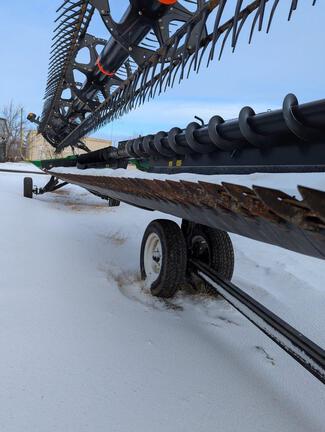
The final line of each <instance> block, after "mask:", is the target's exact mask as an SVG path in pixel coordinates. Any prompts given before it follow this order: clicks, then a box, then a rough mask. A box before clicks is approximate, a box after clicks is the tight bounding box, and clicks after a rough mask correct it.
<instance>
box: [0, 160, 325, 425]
mask: <svg viewBox="0 0 325 432" xmlns="http://www.w3.org/2000/svg"><path fill="white" fill-rule="evenodd" d="M9 166H10V167H11V168H13V167H16V168H18V169H20V168H22V166H20V165H18V164H15V165H14V166H13V165H9V164H2V165H1V167H3V168H8V167H9ZM23 167H24V168H26V167H27V165H23ZM30 169H31V170H34V167H30ZM23 176H24V175H23V174H11V173H0V198H1V211H0V239H1V249H0V352H1V355H0V431H1V432H21V431H24V432H59V431H60V432H61V431H62V432H63V431H64V432H65V431H67V432H68V431H69V432H93V431H96V432H101V431H103V432H104V431H105V432H107V431H109V432H111V431H112V432H131V431H132V432H133V431H134V432H140V431H141V432H149V431H150V432H152V431H155V432H162V431H163V432H183V431H184V432H185V431H186V432H189V431H190V432H197V431H202V432H210V431H211V432H212V431H213V432H215V431H222V432H237V431H240V432H248V431H249V432H271V431H272V432H273V431H277V432H291V431H295V432H300V431H301V432H306V431H308V432H322V431H325V426H324V425H325V412H324V401H325V386H323V385H322V384H321V383H319V382H318V381H317V380H316V379H315V378H314V377H312V376H311V375H309V374H308V373H307V372H306V371H305V370H304V369H303V368H302V367H301V366H299V365H298V364H296V363H295V362H294V361H293V360H292V359H291V358H290V357H289V356H288V355H287V354H285V353H284V352H282V351H281V350H280V348H278V347H277V346H276V345H275V344H273V343H272V342H271V341H269V340H268V338H267V337H266V336H264V335H263V334H261V333H260V332H259V331H258V330H257V329H255V327H253V326H252V324H250V323H249V322H248V321H247V320H246V319H245V318H243V317H242V316H241V315H240V314H239V313H237V312H236V311H235V310H233V309H232V308H231V307H230V306H229V305H228V304H227V303H226V302H224V301H223V300H217V301H216V300H212V299H207V298H205V299H204V298H197V297H195V296H186V295H184V294H180V295H179V296H178V297H177V298H176V299H175V300H173V301H172V302H170V303H166V302H163V301H160V300H158V299H155V298H153V297H151V295H150V294H149V293H148V292H147V290H146V289H145V288H144V286H143V284H142V283H141V281H140V280H139V271H138V262H139V247H140V242H141V237H142V235H143V232H144V230H145V227H146V225H147V224H148V223H149V222H150V220H152V219H156V218H158V217H165V216H164V215H162V214H159V213H157V212H153V213H150V212H145V211H142V210H140V209H136V208H132V207H129V206H127V205H124V204H123V205H121V206H120V207H118V208H111V209H109V208H107V207H106V205H105V202H104V201H102V200H100V199H98V198H96V197H94V196H92V195H90V194H88V193H87V192H86V191H83V190H82V189H79V188H77V187H73V186H69V187H67V188H64V189H62V190H60V191H58V192H57V193H54V194H48V195H44V196H40V197H37V198H36V199H34V200H28V199H24V198H23V197H22V179H23ZM32 177H33V178H34V182H35V183H36V184H38V185H43V184H44V182H45V180H46V177H45V176H38V175H33V176H32ZM256 177H257V178H255V179H254V183H256V184H260V185H264V184H265V182H266V180H267V176H264V175H256ZM307 177H308V179H307ZM307 177H304V179H302V177H301V175H299V176H298V181H297V179H296V178H293V176H291V177H290V179H291V184H292V185H294V184H295V183H304V184H306V185H307V182H309V183H308V184H309V185H312V184H311V183H313V184H314V183H316V184H317V185H320V184H321V182H322V178H320V177H319V176H315V177H314V178H313V177H312V176H307ZM223 180H225V176H223ZM240 180H243V178H241V179H239V178H238V177H237V179H236V178H235V176H231V178H230V179H229V181H232V182H234V181H237V182H238V183H243V181H240ZM286 180H288V182H287V181H286V185H289V183H290V182H289V178H288V177H287V179H286ZM303 180H306V181H303ZM323 184H324V183H323ZM274 186H275V187H277V186H278V185H274ZM288 187H289V186H288ZM289 188H290V189H291V186H290V187H289ZM232 238H233V241H234V245H235V248H236V272H235V276H234V281H235V283H237V284H238V285H239V286H240V287H242V288H244V289H245V290H246V291H247V292H248V293H249V294H251V295H254V297H256V298H257V299H259V300H260V301H261V302H262V303H263V304H265V305H266V306H268V307H269V308H271V309H273V310H275V311H276V312H277V313H278V314H279V315H280V316H281V317H283V318H285V319H286V320H288V321H289V322H290V323H291V324H293V325H295V326H297V327H298V328H299V329H300V330H301V331H302V332H304V333H305V334H306V335H307V336H308V337H310V338H312V339H313V340H315V341H316V342H317V343H318V344H320V345H321V346H323V347H325V332H324V329H325V314H324V311H325V286H324V276H325V265H324V262H323V261H320V260H317V259H313V258H309V257H304V256H301V255H298V254H295V253H292V252H288V251H285V250H282V249H279V248H276V247H272V246H268V245H264V244H261V243H257V242H254V241H251V240H247V239H245V238H241V237H238V236H232Z"/></svg>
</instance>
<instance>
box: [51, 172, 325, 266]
mask: <svg viewBox="0 0 325 432" xmlns="http://www.w3.org/2000/svg"><path fill="white" fill-rule="evenodd" d="M51 174H52V175H55V176H56V177H58V178H59V179H61V180H63V181H67V182H69V183H73V184H76V185H79V186H81V187H83V188H85V189H88V190H90V191H95V192H97V193H100V194H102V195H105V196H107V197H110V198H113V199H117V200H120V201H122V202H125V203H128V204H131V205H134V206H139V207H142V208H147V209H148V210H158V211H161V212H164V213H167V214H170V215H174V216H177V217H180V218H183V219H187V220H189V221H192V222H196V223H201V224H204V225H207V226H211V227H215V228H219V229H221V230H224V231H227V232H232V233H235V234H239V235H242V236H245V237H249V238H252V239H254V240H258V241H262V242H265V243H270V244H273V245H276V246H280V247H283V248H286V249H289V250H292V251H295V252H299V253H303V254H305V255H310V256H313V257H317V258H322V259H325V192H322V191H319V190H314V189H310V188H305V187H302V186H299V190H300V192H301V194H302V196H303V200H298V199H296V198H295V197H292V196H289V195H287V194H285V193H284V192H281V191H279V190H275V189H270V188H265V187H263V188H262V187H259V186H253V188H252V189H250V188H247V187H245V186H240V185H234V184H230V183H222V184H221V185H218V184H212V183H206V182H198V183H193V182H188V181H179V182H178V181H172V180H166V181H161V180H147V179H138V178H137V179H133V178H117V177H106V176H105V177H104V176H90V175H78V174H61V173H53V172H51Z"/></svg>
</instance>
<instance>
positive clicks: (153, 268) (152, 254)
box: [143, 233, 163, 286]
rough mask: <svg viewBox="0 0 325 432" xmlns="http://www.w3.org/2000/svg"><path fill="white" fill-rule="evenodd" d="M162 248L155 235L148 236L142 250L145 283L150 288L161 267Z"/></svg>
mask: <svg viewBox="0 0 325 432" xmlns="http://www.w3.org/2000/svg"><path fill="white" fill-rule="evenodd" d="M162 259H163V256H162V246H161V241H160V238H159V237H158V235H157V234H156V233H151V234H149V236H148V238H147V241H146V244H145V248H144V257H143V263H144V271H145V273H146V282H147V283H148V284H149V285H150V286H151V285H152V283H153V282H154V281H155V280H157V279H158V277H159V275H160V272H161V266H162Z"/></svg>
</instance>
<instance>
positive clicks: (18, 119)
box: [1, 101, 26, 161]
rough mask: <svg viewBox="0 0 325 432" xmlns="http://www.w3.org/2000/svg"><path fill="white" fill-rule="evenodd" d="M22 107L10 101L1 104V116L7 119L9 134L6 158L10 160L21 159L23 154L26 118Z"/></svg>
mask: <svg viewBox="0 0 325 432" xmlns="http://www.w3.org/2000/svg"><path fill="white" fill-rule="evenodd" d="M23 112H24V110H23V107H22V106H21V105H15V104H14V102H13V101H10V102H9V103H8V104H7V105H5V106H3V108H2V110H1V117H4V118H5V119H6V120H7V124H8V130H9V136H8V141H7V158H8V160H11V161H17V160H22V159H23V157H24V156H23V155H24V130H25V126H26V120H25V119H24V115H23Z"/></svg>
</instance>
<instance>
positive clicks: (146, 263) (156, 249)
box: [140, 219, 187, 298]
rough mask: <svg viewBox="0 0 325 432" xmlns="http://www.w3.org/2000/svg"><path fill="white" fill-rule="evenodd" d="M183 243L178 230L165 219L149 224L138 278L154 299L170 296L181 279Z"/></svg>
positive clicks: (141, 254)
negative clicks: (144, 282) (143, 282)
mask: <svg viewBox="0 0 325 432" xmlns="http://www.w3.org/2000/svg"><path fill="white" fill-rule="evenodd" d="M186 263H187V251H186V242H185V239H184V236H183V233H182V231H181V229H180V227H179V226H178V225H177V224H176V223H175V222H173V221H171V220H167V219H156V220H154V221H153V222H151V223H150V224H149V225H148V227H147V229H146V231H145V233H144V236H143V239H142V244H141V253H140V269H141V277H142V279H143V280H146V282H147V283H148V285H149V286H150V289H151V293H152V294H153V295H154V296H157V297H164V298H169V297H172V296H173V295H174V294H175V293H176V291H177V290H178V288H179V287H180V285H181V284H182V283H183V282H184V280H185V272H186Z"/></svg>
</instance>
